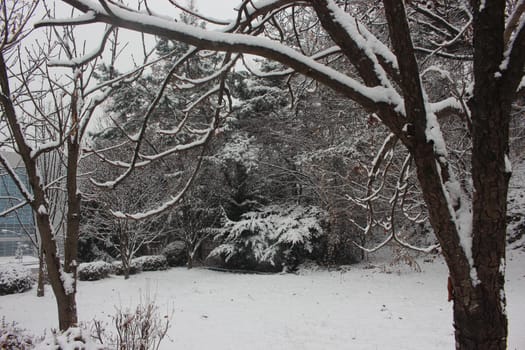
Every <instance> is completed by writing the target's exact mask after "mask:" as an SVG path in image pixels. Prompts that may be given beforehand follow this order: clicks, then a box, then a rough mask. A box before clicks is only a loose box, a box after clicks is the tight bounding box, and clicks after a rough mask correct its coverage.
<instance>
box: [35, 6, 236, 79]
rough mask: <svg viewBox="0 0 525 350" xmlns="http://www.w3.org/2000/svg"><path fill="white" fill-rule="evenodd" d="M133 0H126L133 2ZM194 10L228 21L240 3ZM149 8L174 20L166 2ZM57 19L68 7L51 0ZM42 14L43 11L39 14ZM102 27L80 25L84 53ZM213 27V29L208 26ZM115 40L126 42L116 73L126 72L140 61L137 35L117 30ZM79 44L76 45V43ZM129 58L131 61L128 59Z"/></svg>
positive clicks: (66, 14)
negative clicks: (84, 48) (117, 34)
mask: <svg viewBox="0 0 525 350" xmlns="http://www.w3.org/2000/svg"><path fill="white" fill-rule="evenodd" d="M134 1H136V0H130V3H133V2H134ZM194 2H195V5H196V7H197V8H198V10H199V12H200V13H201V14H203V15H206V16H210V17H213V18H217V19H229V18H235V16H236V13H235V11H234V8H235V7H236V6H237V5H239V4H240V3H241V0H194ZM179 3H180V4H182V5H187V3H188V1H187V0H180V1H179ZM148 4H149V6H151V7H152V9H153V10H154V11H156V12H158V13H161V14H163V15H167V16H170V15H171V14H173V17H174V18H177V17H178V13H180V12H179V11H178V10H177V9H176V8H175V7H174V6H173V5H171V4H170V3H169V1H168V0H150V1H149V3H148ZM55 5H56V11H57V17H69V16H70V13H71V12H70V11H71V7H70V6H68V5H66V4H64V3H63V2H61V1H60V0H55ZM42 13H43V12H42ZM103 28H104V26H103V25H100V24H95V25H84V26H79V27H78V28H77V29H76V31H75V34H76V37H77V39H78V40H79V42H81V41H85V43H86V51H87V52H89V51H91V50H92V49H93V48H94V47H96V46H97V45H98V44H99V39H100V38H101V35H102V33H103ZM208 28H213V26H208ZM35 35H36V37H38V36H39V34H38V31H37V32H36V33H35ZM119 38H120V41H121V43H122V44H124V43H127V47H126V50H125V51H124V52H123V54H122V55H121V56H120V59H119V61H118V62H117V66H118V69H119V70H120V71H126V70H128V69H131V68H132V67H133V58H134V59H135V60H137V61H138V62H140V61H141V58H140V55H141V52H142V45H141V41H140V35H139V34H138V33H135V32H131V31H127V30H124V29H121V30H120V32H119ZM150 43H151V44H152V45H153V43H154V40H153V39H150ZM77 44H79V43H77ZM132 56H133V58H132Z"/></svg>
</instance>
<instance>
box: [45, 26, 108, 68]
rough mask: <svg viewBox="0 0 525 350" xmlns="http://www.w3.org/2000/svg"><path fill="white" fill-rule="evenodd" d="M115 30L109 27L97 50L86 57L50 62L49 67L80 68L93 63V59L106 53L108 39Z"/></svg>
mask: <svg viewBox="0 0 525 350" xmlns="http://www.w3.org/2000/svg"><path fill="white" fill-rule="evenodd" d="M114 29H115V28H114V27H112V26H108V27H107V28H106V30H105V31H104V35H103V36H102V40H101V41H100V43H99V45H98V46H97V47H96V48H95V49H93V50H92V51H91V52H89V53H87V54H86V55H84V56H82V57H75V58H71V59H70V60H66V61H61V60H50V61H49V66H50V67H69V68H76V67H79V66H82V65H84V64H87V63H89V62H91V61H92V60H93V59H95V58H96V57H98V56H100V55H101V54H102V52H103V51H104V48H105V47H106V43H107V41H108V38H109V36H110V35H111V33H112V32H113V30H114Z"/></svg>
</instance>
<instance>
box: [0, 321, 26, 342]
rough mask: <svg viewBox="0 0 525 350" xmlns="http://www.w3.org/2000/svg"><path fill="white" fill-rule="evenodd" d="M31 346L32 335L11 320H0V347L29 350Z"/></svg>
mask: <svg viewBox="0 0 525 350" xmlns="http://www.w3.org/2000/svg"><path fill="white" fill-rule="evenodd" d="M32 348H33V339H32V336H30V335H29V334H27V332H26V331H25V330H24V329H21V328H20V327H18V325H17V324H16V323H15V322H13V323H9V322H6V320H5V319H4V318H2V320H1V321H0V349H2V350H4V349H6V350H29V349H32Z"/></svg>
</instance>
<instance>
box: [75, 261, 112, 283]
mask: <svg viewBox="0 0 525 350" xmlns="http://www.w3.org/2000/svg"><path fill="white" fill-rule="evenodd" d="M113 270H114V268H113V265H111V264H110V263H107V262H105V261H93V262H89V263H82V264H80V265H78V270H77V273H78V279H79V280H80V281H97V280H101V279H103V278H106V277H108V276H109V274H110V273H112V272H113Z"/></svg>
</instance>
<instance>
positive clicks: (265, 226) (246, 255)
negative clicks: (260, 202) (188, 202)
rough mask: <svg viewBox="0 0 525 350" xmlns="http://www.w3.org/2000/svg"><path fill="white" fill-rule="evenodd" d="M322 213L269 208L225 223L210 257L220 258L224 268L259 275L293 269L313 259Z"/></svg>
mask: <svg viewBox="0 0 525 350" xmlns="http://www.w3.org/2000/svg"><path fill="white" fill-rule="evenodd" d="M325 218H326V213H325V212H324V211H323V210H322V209H320V208H318V207H313V206H312V207H305V206H300V205H295V204H290V205H270V206H267V207H264V208H262V210H260V211H253V212H248V213H245V214H243V215H242V216H241V219H240V220H239V221H230V220H226V223H225V225H224V226H223V227H222V228H221V229H220V233H219V234H218V235H217V236H216V237H215V238H216V239H218V240H220V241H221V242H222V243H221V244H220V245H219V246H218V247H217V248H215V249H214V250H213V251H212V252H211V253H210V256H221V257H222V258H223V259H224V261H225V263H226V266H227V267H230V268H237V269H249V270H259V271H279V270H290V269H294V268H295V267H296V266H297V265H298V264H300V263H301V262H302V261H304V260H305V259H312V258H315V254H316V252H315V250H316V249H315V248H316V244H317V242H318V241H319V240H320V237H321V236H322V233H323V226H324V221H325Z"/></svg>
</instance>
